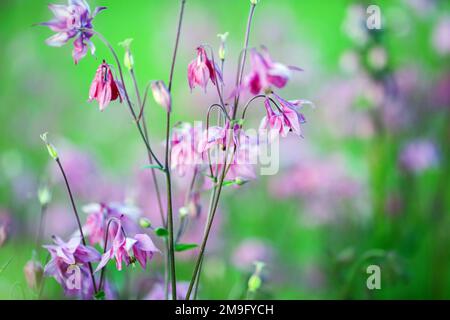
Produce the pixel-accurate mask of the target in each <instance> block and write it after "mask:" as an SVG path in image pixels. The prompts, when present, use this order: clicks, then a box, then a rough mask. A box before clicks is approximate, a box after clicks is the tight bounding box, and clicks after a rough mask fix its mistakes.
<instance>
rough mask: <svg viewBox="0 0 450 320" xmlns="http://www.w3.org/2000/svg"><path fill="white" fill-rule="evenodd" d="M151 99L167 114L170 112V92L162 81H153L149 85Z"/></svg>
mask: <svg viewBox="0 0 450 320" xmlns="http://www.w3.org/2000/svg"><path fill="white" fill-rule="evenodd" d="M151 87H152V93H153V98H154V99H155V101H156V102H157V103H158V104H159V105H160V106H162V107H164V108H165V109H166V111H167V112H170V111H171V110H172V98H171V96H170V92H169V90H168V89H167V87H166V85H165V84H164V81H161V80H158V81H154V82H153V83H152V85H151Z"/></svg>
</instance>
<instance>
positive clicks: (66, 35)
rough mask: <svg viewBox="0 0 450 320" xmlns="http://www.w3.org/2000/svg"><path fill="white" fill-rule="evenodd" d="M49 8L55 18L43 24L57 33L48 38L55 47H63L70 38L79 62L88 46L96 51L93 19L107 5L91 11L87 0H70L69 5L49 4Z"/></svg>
mask: <svg viewBox="0 0 450 320" xmlns="http://www.w3.org/2000/svg"><path fill="white" fill-rule="evenodd" d="M48 8H49V9H50V10H51V11H52V12H53V14H54V16H55V17H54V19H53V20H51V21H48V22H43V23H41V25H44V26H47V27H49V28H50V29H51V30H52V31H55V32H56V34H55V35H53V36H51V37H50V38H48V39H47V40H46V43H47V44H48V45H50V46H53V47H61V46H63V45H64V44H66V43H67V42H68V41H69V40H71V39H75V40H74V42H73V46H74V48H73V52H72V56H73V60H74V61H75V64H77V63H78V61H80V60H81V59H82V58H83V57H84V56H85V55H86V53H87V51H88V46H89V47H90V49H91V53H92V54H94V53H95V46H94V44H93V43H92V42H91V37H92V36H93V35H94V32H93V31H92V20H93V19H94V17H95V16H96V15H97V13H99V12H100V11H102V10H104V9H106V7H97V8H95V10H94V12H93V13H91V9H90V8H89V5H88V4H87V2H86V1H85V0H69V1H68V4H67V5H63V4H49V5H48Z"/></svg>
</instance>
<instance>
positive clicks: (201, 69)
mask: <svg viewBox="0 0 450 320" xmlns="http://www.w3.org/2000/svg"><path fill="white" fill-rule="evenodd" d="M210 79H211V82H212V83H213V84H214V85H217V82H218V81H222V74H221V73H220V71H219V68H218V66H217V65H216V64H215V63H213V61H212V60H211V59H210V58H209V57H208V55H207V53H206V50H205V48H204V47H202V46H200V47H198V48H197V58H195V59H194V60H192V61H191V63H189V65H188V82H189V87H190V88H191V90H192V89H193V88H195V86H196V85H199V86H200V87H202V88H203V89H204V90H205V92H206V85H207V84H208V81H209V80H210Z"/></svg>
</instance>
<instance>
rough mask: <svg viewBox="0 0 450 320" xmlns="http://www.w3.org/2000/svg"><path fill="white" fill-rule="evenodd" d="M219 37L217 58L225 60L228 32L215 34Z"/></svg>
mask: <svg viewBox="0 0 450 320" xmlns="http://www.w3.org/2000/svg"><path fill="white" fill-rule="evenodd" d="M217 36H218V37H219V38H220V47H219V59H220V60H225V44H226V41H227V37H228V32H225V33H222V34H220V33H219V34H218V35H217Z"/></svg>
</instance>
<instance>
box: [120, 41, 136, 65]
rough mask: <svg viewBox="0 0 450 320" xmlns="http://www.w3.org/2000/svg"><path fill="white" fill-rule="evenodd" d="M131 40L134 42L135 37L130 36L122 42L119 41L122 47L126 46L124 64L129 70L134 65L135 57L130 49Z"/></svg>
mask: <svg viewBox="0 0 450 320" xmlns="http://www.w3.org/2000/svg"><path fill="white" fill-rule="evenodd" d="M131 42H133V39H131V38H128V39H125V40H124V41H122V42H121V43H119V45H121V46H122V47H124V48H125V56H124V58H123V65H124V66H125V68H127V69H128V70H131V69H133V67H134V58H133V55H132V53H131V50H130V46H131Z"/></svg>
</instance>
